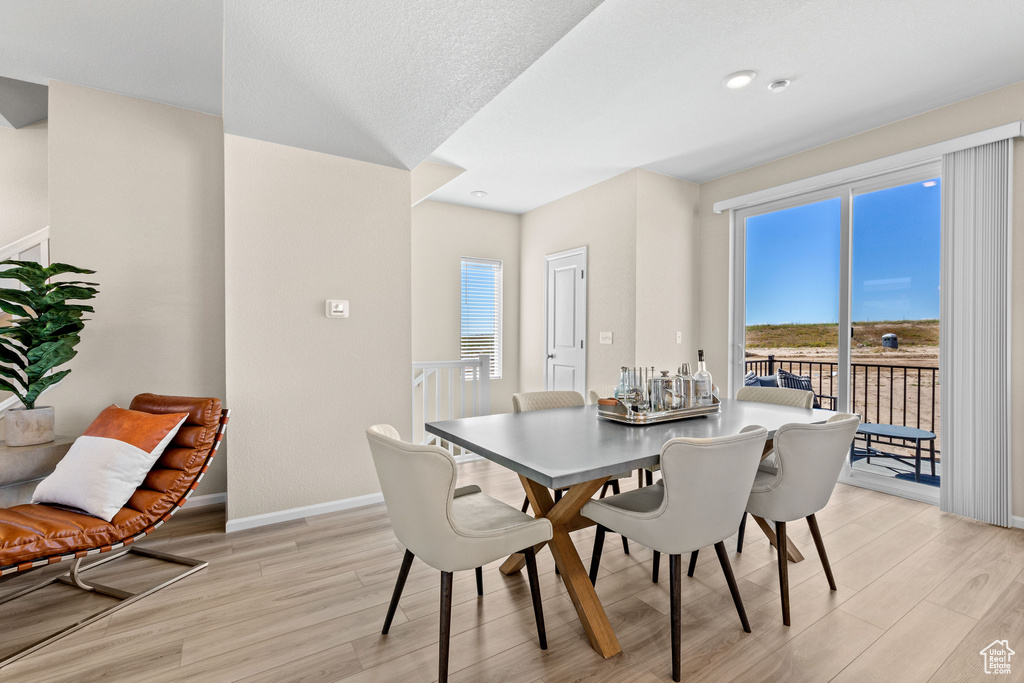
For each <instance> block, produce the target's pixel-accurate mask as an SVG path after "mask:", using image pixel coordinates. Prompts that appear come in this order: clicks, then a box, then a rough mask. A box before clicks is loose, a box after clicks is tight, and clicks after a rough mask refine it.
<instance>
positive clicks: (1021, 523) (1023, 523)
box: [1010, 515, 1024, 529]
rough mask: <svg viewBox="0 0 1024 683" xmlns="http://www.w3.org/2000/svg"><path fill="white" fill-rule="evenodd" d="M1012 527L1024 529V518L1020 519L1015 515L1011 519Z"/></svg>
mask: <svg viewBox="0 0 1024 683" xmlns="http://www.w3.org/2000/svg"><path fill="white" fill-rule="evenodd" d="M1010 526H1012V527H1014V528H1016V529H1024V517H1018V516H1017V515H1013V516H1012V517H1010Z"/></svg>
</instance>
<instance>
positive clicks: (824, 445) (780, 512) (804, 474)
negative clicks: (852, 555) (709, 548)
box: [747, 414, 860, 626]
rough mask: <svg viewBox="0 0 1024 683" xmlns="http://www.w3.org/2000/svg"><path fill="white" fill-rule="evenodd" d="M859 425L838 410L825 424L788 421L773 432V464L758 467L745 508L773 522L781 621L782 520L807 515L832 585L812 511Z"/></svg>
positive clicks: (785, 593) (785, 607) (823, 501)
mask: <svg viewBox="0 0 1024 683" xmlns="http://www.w3.org/2000/svg"><path fill="white" fill-rule="evenodd" d="M859 425H860V417H858V416H857V415H847V414H839V415H834V416H832V417H830V418H829V419H828V421H827V422H825V423H824V424H787V425H782V426H781V427H779V428H778V429H777V430H776V431H775V439H774V442H775V457H776V465H777V466H776V467H775V468H774V469H772V470H770V471H765V470H758V472H757V476H756V477H755V478H754V485H753V487H752V488H751V491H750V498H749V500H748V501H747V512H749V513H750V514H752V515H756V516H757V517H761V518H762V519H765V520H771V521H773V522H775V547H776V554H777V555H778V564H779V592H780V593H781V594H782V623H783V624H785V625H786V626H789V558H788V555H787V553H786V523H787V522H792V521H794V520H797V519H800V518H801V517H803V518H806V519H807V526H809V527H810V529H811V536H812V537H813V538H814V547H815V548H816V549H817V550H818V557H819V558H820V559H821V566H822V568H823V569H824V570H825V577H826V578H827V579H828V587H829V588H830V589H831V590H835V589H836V582H835V579H834V578H833V577H832V567H831V566H829V563H828V556H827V555H826V554H825V544H824V543H823V542H822V539H821V531H820V530H819V529H818V521H817V519H816V518H815V516H814V515H815V513H816V512H818V511H819V510H821V509H822V508H823V507H825V505H827V504H828V500H829V498H831V497H832V489H834V488H835V485H836V481H837V480H838V479H839V472H840V471H841V470H842V468H843V462H844V461H845V460H846V455H847V453H848V452H849V450H850V445H851V444H852V443H853V437H854V435H856V433H857V427H858V426H859Z"/></svg>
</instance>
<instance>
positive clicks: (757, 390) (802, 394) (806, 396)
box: [687, 387, 814, 576]
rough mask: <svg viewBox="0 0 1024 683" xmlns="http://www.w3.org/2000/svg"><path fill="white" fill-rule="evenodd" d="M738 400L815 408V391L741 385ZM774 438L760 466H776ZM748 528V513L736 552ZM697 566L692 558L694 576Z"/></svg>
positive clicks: (691, 572) (688, 572) (737, 536)
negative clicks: (773, 452) (773, 450)
mask: <svg viewBox="0 0 1024 683" xmlns="http://www.w3.org/2000/svg"><path fill="white" fill-rule="evenodd" d="M736 400H737V401H756V402H757V403H771V404H773V405H778V406H793V407H794V408H808V409H810V408H813V407H814V392H813V391H806V390H804V389H787V388H785V387H740V388H739V389H737V390H736ZM772 449H773V446H772V440H771V439H768V442H767V443H766V444H765V445H764V454H762V455H761V465H760V468H761V469H764V468H767V467H773V466H774V464H775V463H774V455H773V454H772ZM746 530H747V515H746V514H744V515H743V520H742V521H740V529H739V533H737V534H736V552H738V553H742V552H743V534H744V533H745V532H746ZM696 566H697V558H696V557H691V558H690V568H689V570H688V571H687V574H688V575H689V576H693V570H694V567H696Z"/></svg>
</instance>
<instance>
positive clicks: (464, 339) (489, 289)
mask: <svg viewBox="0 0 1024 683" xmlns="http://www.w3.org/2000/svg"><path fill="white" fill-rule="evenodd" d="M461 327H462V330H461V336H460V343H459V347H460V354H461V358H463V359H475V358H476V357H477V356H479V355H481V354H487V355H489V356H490V357H491V378H492V379H498V378H500V377H501V261H492V260H489V259H478V258H463V259H462V324H461Z"/></svg>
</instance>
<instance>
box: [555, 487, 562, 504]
mask: <svg viewBox="0 0 1024 683" xmlns="http://www.w3.org/2000/svg"><path fill="white" fill-rule="evenodd" d="M560 500H562V489H555V502H556V503H557V502H558V501H560Z"/></svg>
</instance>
